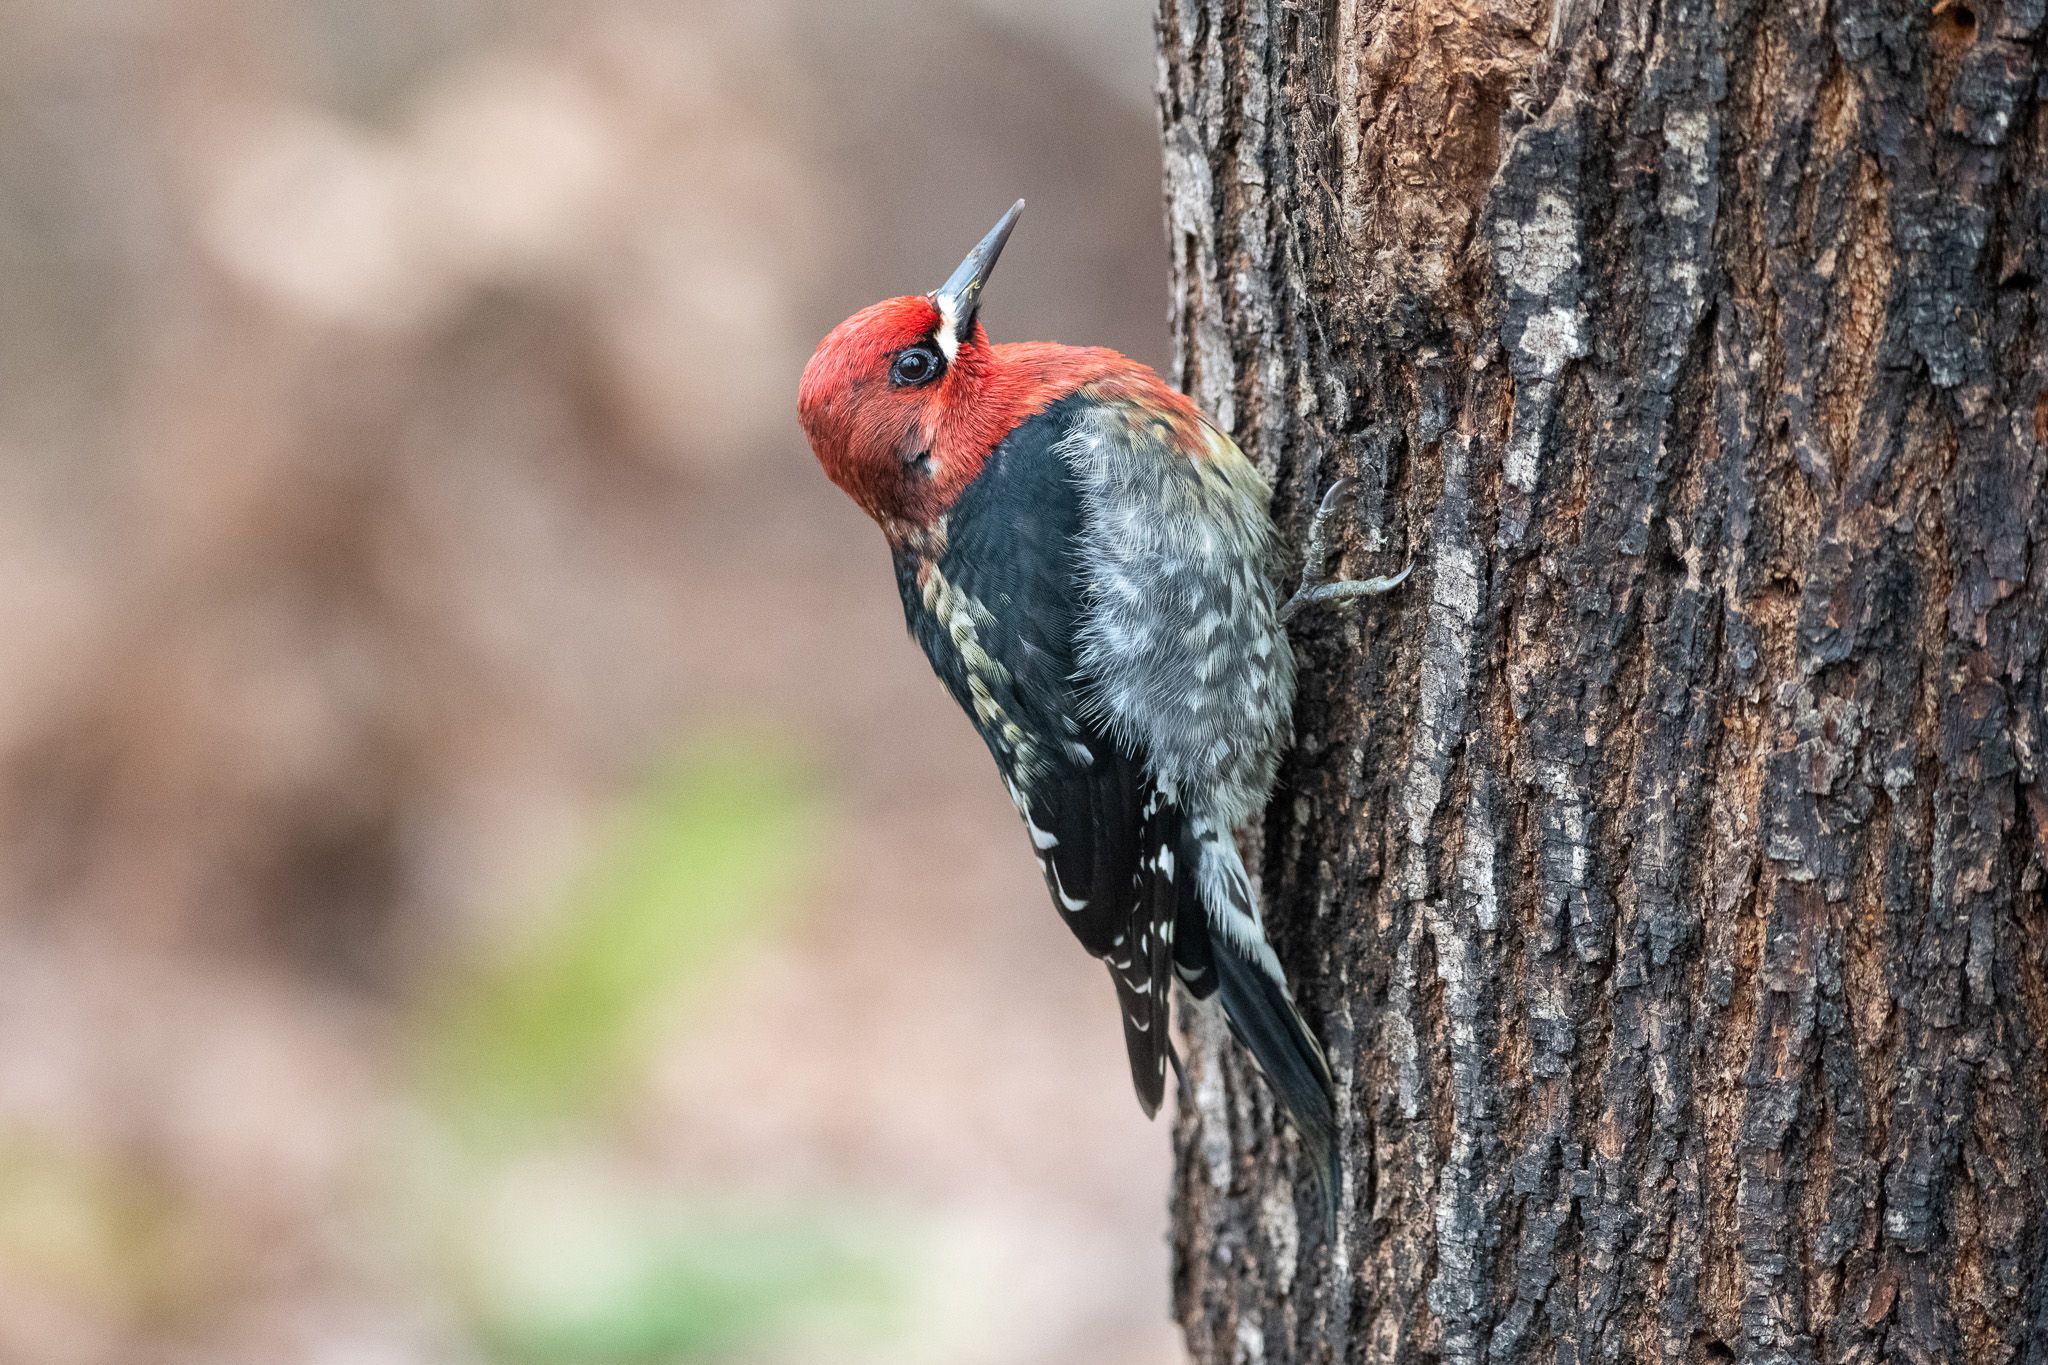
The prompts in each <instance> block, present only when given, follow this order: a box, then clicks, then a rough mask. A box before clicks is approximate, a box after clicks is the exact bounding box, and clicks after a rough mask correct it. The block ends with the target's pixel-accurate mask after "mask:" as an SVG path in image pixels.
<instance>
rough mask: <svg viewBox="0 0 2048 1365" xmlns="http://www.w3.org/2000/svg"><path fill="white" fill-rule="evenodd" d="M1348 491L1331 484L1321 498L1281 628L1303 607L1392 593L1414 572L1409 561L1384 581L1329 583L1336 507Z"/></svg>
mask: <svg viewBox="0 0 2048 1365" xmlns="http://www.w3.org/2000/svg"><path fill="white" fill-rule="evenodd" d="M1350 491H1351V480H1350V479H1348V478H1345V479H1339V480H1337V482H1335V483H1333V484H1331V485H1330V488H1329V491H1328V492H1326V493H1324V494H1323V501H1322V504H1321V505H1320V506H1318V507H1317V508H1316V515H1315V519H1314V520H1313V521H1311V522H1310V523H1309V526H1308V549H1307V550H1306V551H1305V552H1304V553H1303V554H1302V557H1301V586H1300V587H1298V588H1296V589H1295V590H1294V596H1292V597H1290V598H1288V599H1287V601H1286V603H1285V604H1284V605H1283V606H1282V607H1281V608H1280V622H1281V624H1282V625H1285V624H1286V623H1287V622H1288V621H1291V620H1292V619H1294V614H1295V613H1296V612H1298V611H1300V610H1301V609H1302V608H1303V607H1313V606H1318V605H1320V604H1322V603H1324V602H1348V601H1350V600H1351V599H1352V598H1354V597H1378V596H1379V595H1380V594H1381V593H1384V592H1392V591H1393V590H1394V589H1395V588H1398V587H1400V586H1401V584H1403V583H1404V582H1406V581H1407V579H1408V575H1409V574H1410V573H1412V572H1413V571H1414V569H1415V564H1414V562H1413V561H1412V560H1411V561H1410V562H1409V563H1408V564H1407V565H1405V566H1404V567H1403V568H1402V570H1401V572H1399V573H1397V574H1389V575H1387V576H1386V577H1384V578H1345V579H1338V580H1336V581H1335V582H1332V581H1331V580H1330V578H1329V572H1330V536H1331V531H1332V529H1333V526H1334V524H1335V522H1336V519H1337V504H1338V503H1340V502H1342V501H1343V499H1344V495H1345V494H1346V493H1348V492H1350Z"/></svg>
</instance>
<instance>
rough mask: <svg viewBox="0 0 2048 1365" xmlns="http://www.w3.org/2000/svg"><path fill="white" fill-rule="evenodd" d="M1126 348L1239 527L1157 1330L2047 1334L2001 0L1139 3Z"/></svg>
mask: <svg viewBox="0 0 2048 1365" xmlns="http://www.w3.org/2000/svg"><path fill="white" fill-rule="evenodd" d="M1161 3H1162V13H1161V16H1160V40H1161V43H1162V45H1163V56H1164V60H1163V66H1162V72H1163V76H1162V81H1163V85H1162V91H1161V102H1162V111H1163V117H1164V123H1165V139H1166V165H1167V186H1168V196H1169V202H1170V223H1171V233H1172V240H1173V245H1174V258H1175V267H1174V268H1175V285H1176V290H1177V295H1178V307H1177V310H1176V335H1177V343H1178V364H1179V367H1180V369H1181V372H1182V373H1181V378H1182V380H1183V381H1184V383H1185V384H1186V386H1187V388H1188V391H1189V392H1190V393H1192V394H1194V395H1195V396H1196V398H1197V399H1198V400H1199V401H1200V402H1201V403H1202V404H1203V405H1204V406H1205V408H1206V409H1207V410H1208V411H1209V412H1210V413H1212V414H1213V415H1215V416H1216V417H1217V419H1218V420H1219V421H1220V422H1221V423H1222V424H1224V425H1226V426H1228V427H1229V428H1231V429H1233V430H1234V431H1235V432H1236V433H1237V435H1238V437H1239V439H1240V441H1241V442H1242V444H1243V445H1244V446H1245V448H1246V450H1247V451H1249V452H1250V453H1252V454H1253V455H1254V457H1255V458H1257V459H1258V460H1259V461H1260V462H1261V463H1262V465H1264V466H1265V467H1266V468H1267V469H1268V470H1269V471H1270V472H1271V473H1272V475H1273V477H1274V480H1275V486H1276V489H1277V492H1276V502H1275V505H1276V510H1277V513H1278V515H1279V517H1280V520H1281V524H1282V526H1283V527H1284V528H1286V529H1287V530H1288V531H1289V532H1290V533H1291V536H1292V537H1293V538H1294V539H1295V540H1296V542H1297V543H1298V542H1299V539H1300V536H1301V533H1302V530H1303V528H1304V527H1305V525H1306V522H1307V519H1308V514H1309V510H1310V509H1311V508H1312V507H1313V506H1314V504H1315V502H1316V500H1317V497H1318V495H1319V494H1320V493H1321V491H1322V490H1323V489H1324V488H1325V487H1326V486H1327V485H1328V484H1329V483H1331V482H1332V481H1333V480H1334V479H1336V478H1337V477H1339V476H1340V475H1351V476H1354V477H1355V478H1356V479H1357V480H1358V484H1359V490H1360V491H1359V496H1358V498H1357V500H1356V503H1355V508H1354V511H1353V512H1352V514H1351V515H1350V517H1349V518H1348V523H1349V524H1348V526H1347V530H1346V536H1345V544H1344V548H1345V555H1344V561H1343V565H1342V567H1343V568H1344V570H1345V571H1346V572H1347V574H1349V575H1351V576H1366V575H1369V574H1374V573H1382V572H1386V571H1389V570H1391V569H1394V568H1397V567H1399V565H1400V563H1401V562H1402V560H1403V559H1404V558H1405V557H1407V556H1410V555H1412V556H1413V557H1414V559H1415V562H1416V566H1417V567H1416V572H1415V576H1414V578H1413V579H1412V580H1411V581H1410V582H1409V583H1408V585H1407V586H1406V587H1404V588H1403V589H1401V590H1400V591H1399V592H1398V593H1396V594H1395V595H1393V596H1391V597H1387V598H1381V599H1377V600H1375V601H1373V602H1369V603H1366V604H1364V605H1363V606H1354V607H1349V608H1343V607H1340V608H1319V609H1316V611H1315V612H1313V613H1312V614H1311V615H1310V617H1308V618H1306V619H1305V621H1304V623H1303V625H1302V628H1301V630H1300V631H1299V633H1298V635H1297V640H1298V645H1299V649H1300V652H1301V659H1302V673H1303V681H1302V690H1301V700H1300V705H1299V708H1298V710H1297V716H1296V731H1297V747H1296V749H1295V751H1294V752H1293V754H1292V756H1291V757H1290V758H1289V760H1288V762H1287V764H1286V765H1285V767H1284V769H1283V771H1282V775H1281V782H1280V788H1279V791H1278V793H1277V795H1276V797H1275V799H1274V802H1273V805H1272V807H1271V809H1270V810H1269V812H1268V814H1267V818H1266V822H1265V826H1264V828H1263V830H1261V831H1257V832H1255V833H1254V834H1253V835H1252V841H1253V843H1252V851H1254V852H1255V853H1258V854H1259V855H1260V857H1259V865H1260V866H1261V867H1262V869H1263V878H1264V884H1265V898H1266V906H1267V913H1268V916H1269V919H1270V920H1271V922H1272V926H1273V935H1274V938H1275V941H1276V944H1277V946H1278V948H1279V951H1280V955H1281V957H1282V958H1283V960H1284V961H1285V962H1286V963H1287V966H1288V969H1289V971H1290V974H1291V975H1292V977H1293V979H1294V980H1295V981H1296V982H1297V983H1298V987H1299V993H1300V995H1301V998H1302V1000H1303V1006H1304V1010H1305V1012H1306V1013H1307V1015H1308V1017H1309V1019H1310V1021H1311V1023H1312V1024H1313V1025H1315V1026H1316V1027H1317V1028H1318V1029H1319V1030H1320V1031H1321V1033H1322V1035H1323V1037H1324V1038H1325V1039H1326V1040H1327V1041H1328V1043H1329V1044H1330V1052H1331V1057H1332V1059H1333V1063H1334V1065H1335V1067H1336V1071H1337V1076H1338V1087H1339V1096H1338V1105H1339V1114H1340V1117H1341V1120H1342V1124H1343V1128H1344V1134H1345V1143H1346V1151H1347V1159H1348V1162H1349V1171H1348V1176H1347V1180H1346V1187H1345V1190H1344V1195H1343V1201H1342V1203H1343V1210H1342V1214H1341V1218H1340V1224H1341V1227H1340V1233H1339V1236H1338V1238H1337V1240H1336V1242H1335V1244H1334V1245H1331V1244H1329V1243H1328V1242H1327V1241H1326V1239H1325V1237H1324V1234H1323V1231H1322V1228H1321V1224H1320V1222H1319V1219H1318V1212H1317V1209H1316V1206H1315V1203H1314V1193H1313V1187H1312V1185H1311V1183H1310V1181H1309V1180H1308V1179H1307V1176H1306V1173H1305V1171H1304V1170H1303V1167H1302V1163H1301V1155H1300V1153H1299V1151H1298V1150H1297V1149H1296V1147H1295V1145H1294V1141H1293V1138H1292V1136H1291V1135H1290V1134H1288V1133H1287V1132H1286V1130H1285V1126H1284V1123H1283V1122H1281V1121H1280V1120H1277V1119H1276V1117H1275V1114H1274V1110H1273V1106H1272V1103H1271V1100H1270V1098H1269V1097H1268V1095H1267V1094H1266V1092H1265V1091H1264V1090H1263V1088H1262V1087H1261V1086H1260V1085H1259V1083H1258V1082H1257V1080H1256V1079H1255V1078H1254V1077H1253V1076H1252V1074H1251V1072H1250V1070H1249V1067H1248V1064H1247V1063H1246V1061H1245V1059H1244V1058H1243V1057H1242V1056H1241V1055H1240V1054H1239V1053H1238V1052H1237V1051H1236V1050H1235V1049H1234V1048H1232V1047H1231V1046H1229V1045H1228V1044H1227V1042H1226V1041H1225V1039H1224V1037H1223V1035H1222V1032H1221V1029H1220V1026H1218V1025H1216V1024H1214V1023H1213V1022H1210V1021H1205V1020H1199V1019H1198V1020H1197V1021H1196V1022H1195V1023H1194V1025H1193V1028H1194V1036H1193V1037H1192V1038H1191V1040H1190V1042H1191V1047H1190V1051H1191V1058H1190V1076H1189V1079H1190V1083H1191V1086H1190V1089H1191V1095H1192V1102H1191V1103H1189V1104H1187V1105H1185V1106H1184V1107H1183V1112H1182V1115H1181V1118H1180V1121H1179V1127H1178V1146H1179V1154H1180V1172H1179V1178H1178V1182H1177V1185H1178V1189H1177V1200H1176V1234H1175V1239H1176V1245H1177V1270H1176V1300H1177V1308H1178V1312H1179V1315H1180V1317H1181V1319H1182V1322H1183V1324H1184V1326H1185V1329H1186V1332H1187V1337H1188V1340H1189V1343H1190V1344H1191V1346H1192V1347H1193V1350H1194V1354H1195V1356H1196V1357H1197V1358H1198V1359H1199V1360H1202V1361H1272V1362H1295V1361H1302V1362H1335V1361H1378V1362H1407V1361H1424V1360H1432V1361H1433V1360H1444V1361H1492V1362H1508V1361H1545V1362H1550V1361H1572V1362H1578V1361H1683V1362H1708V1361H1727V1360H1739V1361H1745V1362H1752V1361H1753V1362H1781V1361H1878V1360H1885V1361H1892V1360H1896V1361H1910V1362H1950V1361H1954V1362H2003V1361H2028V1362H2044V1361H2048V1273H2044V1255H2048V1137H2044V1117H2043V1116H2044V1114H2048V1080H2044V1078H2048V893H2044V889H2043V880H2044V879H2043V869H2044V863H2048V782H2044V779H2043V764H2044V762H2048V758H2044V742H2048V715H2044V685H2043V653H2044V643H2048V491H2044V488H2043V484H2044V480H2048V327H2044V305H2048V286H2044V283H2043V281H2044V279H2048V112H2044V107H2043V103H2042V99H2043V88H2044V73H2048V28H2044V8H2048V5H2044V0H2002V2H2001V0H1985V3H1981V4H1980V3H1978V0H1962V2H1958V0H1938V3H1932V4H1928V3H1916V4H1911V5H1907V4H1900V3H1896V2H1895V0H1835V3H1834V4H1832V5H1829V4H1827V3H1824V0H1721V4H1720V6H1719V7H1718V8H1716V7H1715V6H1712V5H1709V4H1706V3H1704V2H1703V0H1667V2H1666V3H1653V2H1652V0H1643V2H1642V3H1627V2H1625V0H1607V2H1606V3H1602V0H1559V3H1560V9H1559V11H1558V12H1557V13H1555V14H1552V13H1550V12H1549V11H1548V10H1547V8H1546V6H1545V4H1544V3H1543V2H1542V0H1491V2H1490V3H1481V2H1480V0H1442V2H1441V3H1435V2H1432V0H1292V2H1290V0H1161Z"/></svg>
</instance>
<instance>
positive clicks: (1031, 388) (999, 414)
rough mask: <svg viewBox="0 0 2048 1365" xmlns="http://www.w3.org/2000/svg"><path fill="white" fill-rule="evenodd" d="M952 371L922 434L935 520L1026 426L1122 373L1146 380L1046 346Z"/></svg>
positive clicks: (1034, 344)
mask: <svg viewBox="0 0 2048 1365" xmlns="http://www.w3.org/2000/svg"><path fill="white" fill-rule="evenodd" d="M956 366H957V369H958V370H959V373H957V374H956V375H955V376H954V382H955V383H956V384H958V385H959V386H960V388H959V392H958V395H957V397H955V398H954V399H953V400H952V401H950V402H948V403H946V404H945V405H944V406H943V407H940V408H938V409H937V410H936V412H935V421H934V424H933V428H932V429H931V430H930V431H928V432H927V433H926V436H927V438H928V439H929V441H930V443H931V445H930V449H931V452H932V455H933V458H934V460H935V461H936V464H937V471H938V472H937V475H936V478H935V480H934V487H933V490H932V492H933V497H932V498H931V499H930V500H929V502H928V504H927V506H928V507H929V509H930V511H931V513H932V514H933V516H934V517H943V516H944V515H945V514H946V513H947V512H949V511H951V510H952V508H953V505H954V504H955V503H957V502H958V501H959V500H960V495H961V494H962V493H965V492H966V491H967V489H968V488H969V487H970V486H971V485H972V484H973V483H974V481H975V480H976V479H978V478H980V477H981V472H982V469H983V468H984V467H985V466H986V465H987V463H988V459H989V456H991V455H992V454H994V453H995V450H996V447H998V446H999V445H1001V444H1002V443H1003V439H1004V438H1005V437H1007V436H1008V435H1009V434H1010V433H1011V432H1013V431H1015V430H1016V429H1017V428H1018V427H1020V426H1022V425H1023V424H1024V423H1025V422H1028V421H1029V420H1031V418H1033V417H1035V416H1036V415H1037V414H1039V413H1041V412H1043V411H1045V410H1046V409H1047V408H1049V407H1051V406H1052V405H1053V404H1054V403H1057V402H1059V401H1060V400H1061V399H1062V398H1065V397H1067V396H1068V395H1070V394H1072V393H1074V392H1075V391H1076V390H1078V389H1081V388H1085V387H1086V386H1088V385H1089V384H1093V383H1096V382H1098V381H1100V380H1102V379H1104V378H1107V377H1109V376H1111V375H1115V374H1117V373H1119V372H1120V371H1122V370H1126V369H1132V370H1138V371H1141V372H1144V373H1149V371H1145V370H1144V367H1143V366H1141V365H1138V364H1137V363H1136V362H1135V361H1132V360H1129V359H1127V358H1126V357H1124V356H1123V355H1121V354H1119V353H1118V352H1116V351H1112V350H1109V349H1107V348H1104V347H1099V346H1061V345H1059V344H1057V343H1054V342H1049V341H1019V342H1010V343H1007V344H1004V345H1001V346H988V347H985V348H976V349H975V350H973V351H963V352H961V354H960V357H959V360H958V361H957V362H956ZM930 519H931V518H927V519H926V520H930ZM892 538H893V537H892Z"/></svg>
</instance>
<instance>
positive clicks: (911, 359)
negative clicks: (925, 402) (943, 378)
mask: <svg viewBox="0 0 2048 1365" xmlns="http://www.w3.org/2000/svg"><path fill="white" fill-rule="evenodd" d="M945 367H946V362H945V361H944V360H942V359H940V357H939V353H938V351H937V350H935V349H933V348H932V347H930V346H927V345H924V344H922V343H920V344H918V345H916V346H906V347H904V348H903V349H902V350H900V351H898V352H897V353H896V363H895V364H893V365H891V366H890V367H889V382H890V383H891V384H894V385H895V386H896V387H897V388H899V389H914V388H916V387H917V386H918V385H919V384H929V383H931V382H932V381H933V380H934V379H937V378H938V377H939V371H940V370H942V369H944V368H945Z"/></svg>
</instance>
